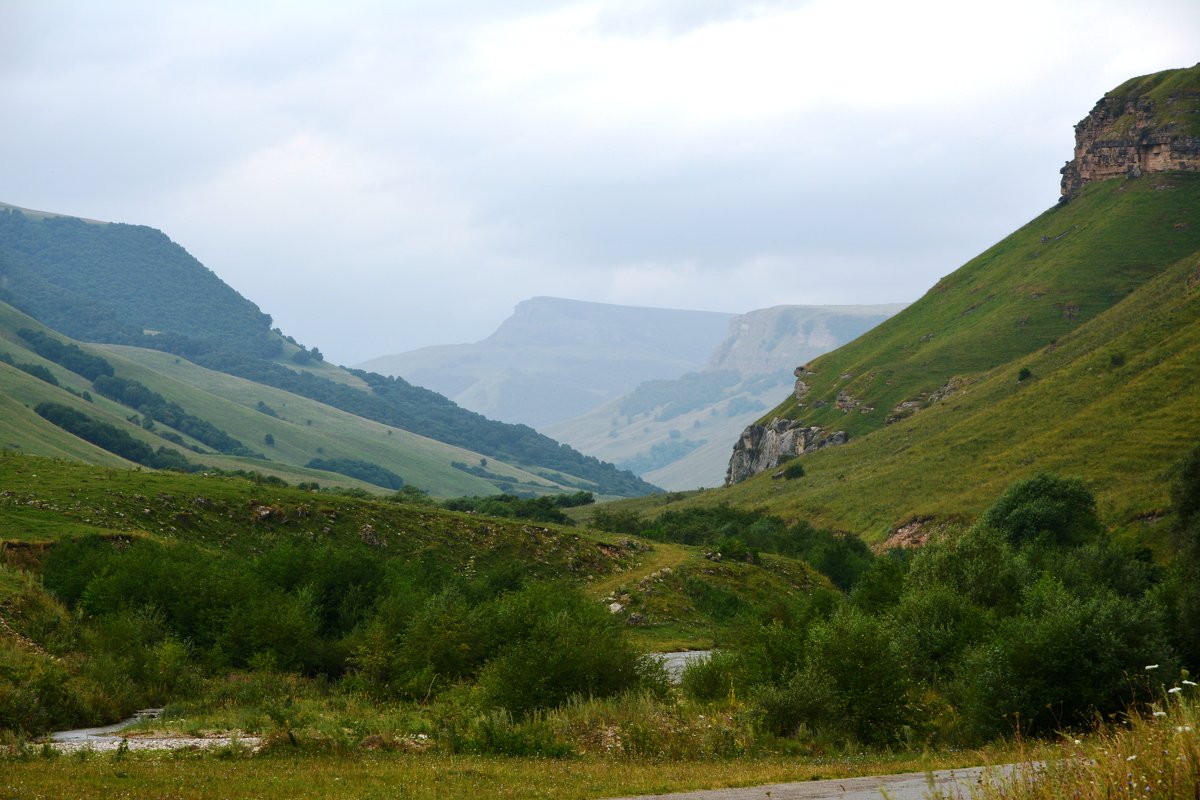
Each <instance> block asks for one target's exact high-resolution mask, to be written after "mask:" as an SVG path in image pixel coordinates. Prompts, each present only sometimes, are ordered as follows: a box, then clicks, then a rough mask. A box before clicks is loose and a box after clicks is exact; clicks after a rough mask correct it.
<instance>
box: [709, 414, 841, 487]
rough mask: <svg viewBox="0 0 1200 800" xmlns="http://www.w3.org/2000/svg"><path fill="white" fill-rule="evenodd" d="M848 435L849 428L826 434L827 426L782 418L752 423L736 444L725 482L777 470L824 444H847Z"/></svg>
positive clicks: (728, 482)
mask: <svg viewBox="0 0 1200 800" xmlns="http://www.w3.org/2000/svg"><path fill="white" fill-rule="evenodd" d="M846 438H847V437H846V432H845V431H835V432H834V433H826V432H825V429H824V428H820V427H816V426H811V427H810V426H807V425H805V424H804V423H803V422H800V421H799V420H794V419H780V418H779V417H776V418H775V419H773V420H771V421H770V422H769V423H767V424H766V425H760V424H757V423H755V424H754V425H748V426H746V429H745V430H744V431H742V435H741V436H740V437H738V440H737V443H736V444H735V445H734V446H733V456H732V457H731V458H730V459H729V469H728V471H727V472H726V473H725V483H726V484H727V485H729V484H734V483H738V482H739V481H744V480H745V479H746V478H749V477H751V476H752V475H757V474H758V473H760V472H765V471H767V470H769V469H775V468H776V467H778V466H779V465H780V464H782V463H783V462H785V461H787V460H788V459H790V458H794V457H795V456H799V455H803V454H805V453H811V452H813V451H814V450H820V449H821V448H822V447H832V446H833V445H839V444H845V443H846Z"/></svg>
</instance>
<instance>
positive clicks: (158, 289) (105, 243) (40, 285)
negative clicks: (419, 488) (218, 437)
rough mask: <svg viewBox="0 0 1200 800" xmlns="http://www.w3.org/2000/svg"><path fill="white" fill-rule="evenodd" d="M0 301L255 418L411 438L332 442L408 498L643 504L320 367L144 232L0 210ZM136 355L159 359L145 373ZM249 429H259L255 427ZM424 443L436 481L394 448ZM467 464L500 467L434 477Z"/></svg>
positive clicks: (601, 477)
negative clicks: (518, 495) (189, 381)
mask: <svg viewBox="0 0 1200 800" xmlns="http://www.w3.org/2000/svg"><path fill="white" fill-rule="evenodd" d="M0 287H2V288H0V300H5V301H7V302H8V303H10V304H11V305H12V306H13V307H15V308H17V309H20V310H21V311H24V312H25V313H26V314H28V315H30V316H31V317H33V318H35V319H37V320H39V321H40V322H42V323H44V324H46V325H47V326H49V328H51V329H53V330H55V331H59V332H61V333H65V334H67V335H69V336H71V337H73V338H74V339H77V340H79V341H86V342H97V343H105V344H113V345H124V346H126V347H129V348H131V349H129V350H128V351H123V352H122V354H121V355H122V356H123V357H126V358H130V359H133V360H134V361H138V360H140V361H141V362H142V363H143V365H148V364H155V365H157V366H152V367H151V371H152V372H153V371H156V370H157V369H158V367H162V366H164V365H170V364H173V363H174V360H175V358H183V359H187V360H188V361H190V362H192V364H194V365H198V366H200V367H204V368H206V369H207V370H210V371H215V372H220V373H225V374H226V375H229V376H235V377H236V378H239V379H241V381H242V383H239V384H237V385H239V386H242V385H243V384H244V383H245V382H252V383H254V384H257V385H258V388H257V389H254V390H250V389H246V390H245V391H244V392H242V394H243V395H244V394H246V393H251V394H253V393H257V394H258V395H261V397H259V399H258V400H257V401H256V403H255V405H257V402H262V403H263V404H264V405H266V406H268V407H271V404H270V402H269V400H268V399H267V398H270V397H279V393H280V392H284V393H287V395H288V396H292V397H293V400H292V402H293V404H296V403H297V402H298V400H297V398H305V399H306V400H308V401H314V402H315V403H317V404H320V405H322V406H326V407H330V408H332V409H336V410H338V411H339V412H342V414H341V416H340V418H344V417H345V416H346V415H350V416H353V417H356V418H358V422H357V423H352V424H351V426H352V427H353V426H354V425H357V426H358V427H359V430H360V432H362V433H365V432H367V431H371V432H373V434H375V435H377V434H378V433H379V432H380V431H381V430H383V429H384V427H386V428H394V429H399V430H402V431H407V432H410V433H411V434H416V435H417V436H415V437H413V436H401V437H398V436H394V435H393V436H392V438H390V439H384V440H379V439H374V440H369V441H366V442H363V441H361V440H362V439H363V438H364V437H362V436H359V437H355V436H351V437H350V438H349V439H342V440H336V441H335V442H334V446H335V447H337V448H340V449H342V450H353V451H355V452H359V451H362V452H371V453H373V455H372V459H376V461H375V462H374V463H380V464H383V463H384V462H391V463H393V464H395V465H396V466H389V467H388V469H391V470H393V471H396V468H397V466H400V467H403V466H404V465H405V463H406V462H407V465H408V469H406V470H404V471H401V472H399V474H400V475H401V476H403V475H405V473H406V472H407V474H409V475H411V476H414V477H410V478H408V479H409V480H410V481H413V482H417V483H418V484H420V481H421V480H422V479H424V480H427V481H428V483H426V484H424V487H425V488H428V489H430V490H431V491H433V492H435V493H438V494H453V493H457V492H459V491H466V492H470V493H489V492H496V491H522V492H531V491H532V492H537V491H546V490H547V487H550V489H549V490H555V489H554V488H553V487H565V488H569V489H571V490H572V491H574V490H578V489H586V490H588V491H595V492H596V493H598V494H602V495H612V496H631V495H638V494H644V493H647V492H653V491H657V489H656V487H654V486H652V485H651V484H649V483H647V482H645V481H643V480H641V479H640V478H638V477H636V476H635V475H633V474H632V473H630V472H627V471H622V470H618V469H617V468H615V467H614V466H613V465H612V464H608V463H605V462H601V461H600V460H598V459H596V458H592V457H589V456H584V455H582V454H581V453H579V452H578V451H576V450H574V449H572V448H570V447H567V446H564V445H560V444H559V443H558V442H556V441H554V440H553V439H550V438H549V437H547V436H543V435H542V434H539V433H538V432H536V431H534V430H533V429H532V428H529V427H527V426H524V425H509V424H505V423H500V422H495V421H492V420H489V419H487V418H485V417H483V416H481V415H479V414H476V413H473V412H470V411H467V410H465V409H462V408H460V407H458V406H457V405H455V404H454V403H453V402H451V401H449V400H447V399H446V398H444V397H442V396H441V395H439V394H436V393H435V392H431V391H429V390H427V389H423V388H421V387H419V386H413V385H411V384H409V383H407V382H406V381H403V380H401V379H397V378H388V377H385V376H382V375H377V374H375V373H369V372H363V371H360V370H345V369H342V368H340V367H335V366H332V365H330V364H327V363H325V361H324V359H323V357H322V356H321V354H320V351H319V350H318V349H317V348H315V347H314V348H312V349H311V350H310V349H307V348H305V347H303V346H300V345H298V344H296V342H295V341H294V340H293V339H291V337H285V336H284V335H283V334H282V332H281V331H279V330H278V329H275V330H272V329H271V328H270V325H271V318H270V317H269V316H268V315H266V314H264V313H262V312H261V311H260V310H259V309H258V307H257V306H256V305H254V304H253V303H251V302H250V301H249V300H246V299H245V298H243V297H241V296H240V295H238V294H237V292H235V291H234V290H233V289H231V288H230V287H229V286H227V285H226V284H225V283H224V282H222V281H221V280H220V278H218V277H217V276H216V275H215V274H213V273H212V272H211V271H209V270H208V269H207V268H205V267H204V265H202V264H201V263H200V262H199V261H197V260H196V259H194V258H192V257H191V256H190V255H189V254H188V253H187V252H186V251H185V250H184V249H183V248H182V247H180V246H179V245H177V244H175V243H174V242H172V241H171V240H170V239H169V238H167V237H166V236H165V235H164V234H163V233H161V232H159V231H156V230H154V229H152V228H147V227H143V226H132V225H120V224H113V223H102V222H92V221H85V220H80V219H76V218H72V217H63V216H58V215H54V214H46V213H43V212H30V211H26V210H24V209H19V208H16V207H13V206H3V207H0ZM14 331H15V329H14ZM135 348H136V349H135ZM149 351H161V352H162V353H165V354H170V355H171V356H172V357H173V358H165V359H157V358H155V357H153V356H151V355H150V354H149ZM135 371H136V370H135ZM187 375H189V376H197V380H199V381H200V383H199V384H198V385H197V386H196V387H195V388H199V389H203V390H204V391H206V392H208V391H210V390H209V389H207V388H205V387H206V386H208V385H211V384H213V383H214V379H213V378H212V377H211V376H205V375H204V373H203V371H190V372H187ZM201 376H202V377H201ZM122 377H128V376H124V375H123V376H122ZM138 380H139V381H141V382H142V383H144V384H146V385H147V386H151V387H152V388H153V386H154V385H156V383H155V381H156V379H155V378H153V377H152V378H150V379H147V380H142V379H141V378H139V379H138ZM185 383H186V381H185ZM216 383H220V381H216ZM80 391H81V390H80ZM155 391H158V392H159V393H160V394H161V395H163V396H164V397H166V398H167V399H168V400H170V401H171V402H175V403H177V404H178V405H181V406H183V407H185V408H187V407H188V406H189V405H203V406H206V407H207V408H208V410H207V412H206V413H208V414H209V416H207V417H204V416H203V415H200V416H201V417H202V418H203V419H204V420H205V421H207V422H209V423H211V424H213V425H215V426H216V427H218V428H221V427H225V426H229V427H231V428H233V429H240V430H241V431H242V436H245V437H247V439H246V441H247V442H249V443H253V446H251V445H250V444H247V447H249V448H250V449H251V450H257V449H261V447H260V446H259V444H260V443H261V441H262V440H263V438H264V437H265V436H267V435H268V434H270V435H271V436H272V437H273V438H277V437H278V435H279V431H276V430H272V428H273V427H278V426H276V425H275V423H267V424H265V425H264V424H258V425H249V426H248V425H247V424H246V420H245V417H244V413H243V412H237V413H235V414H234V418H232V419H230V420H225V419H224V417H223V414H224V413H226V412H230V411H233V408H232V407H230V406H229V405H221V404H218V405H217V406H213V405H212V403H211V402H210V398H209V397H207V396H205V395H202V396H200V397H198V398H197V399H195V400H190V401H189V400H188V399H187V398H186V396H187V394H188V392H189V391H190V389H188V388H186V387H182V386H178V385H176V386H174V387H172V390H171V391H166V390H162V389H156V390H155ZM93 394H95V392H93ZM278 402H280V403H283V402H287V401H286V400H284V399H279V400H278ZM235 405H236V404H235ZM299 405H300V406H303V407H305V408H309V409H310V410H309V411H306V412H305V416H304V417H303V419H305V420H307V419H312V418H314V416H313V415H314V414H317V416H320V414H318V413H317V412H315V411H312V410H311V406H312V403H299ZM193 413H196V412H193ZM268 416H269V415H268ZM335 416H336V415H335ZM297 418H298V415H297ZM251 419H253V421H254V422H256V423H263V419H264V417H263V416H262V415H257V416H255V415H252V416H251ZM306 427H308V426H307V425H306ZM282 433H283V434H284V438H283V440H279V441H277V443H276V445H275V446H276V447H279V448H280V450H279V451H278V454H282V455H283V456H284V458H285V459H294V458H295V457H297V456H298V455H299V453H300V451H302V450H303V451H306V452H309V453H310V455H309V460H311V459H312V458H317V457H318V456H319V455H320V454H319V453H318V454H317V455H311V452H312V451H314V450H316V449H319V448H323V447H326V443H325V442H323V441H321V437H320V436H316V437H313V436H311V435H310V434H312V433H313V431H308V430H305V431H297V430H295V429H294V428H293V429H288V430H285V431H283V432H282ZM422 437H423V438H422ZM239 438H240V437H239ZM426 439H433V440H436V441H438V442H441V443H443V444H445V445H448V446H449V447H448V448H441V452H442V455H443V456H445V455H446V454H451V453H453V455H452V456H451V457H449V458H443V457H439V460H441V461H443V465H442V466H441V467H436V468H435V467H429V468H427V469H422V468H419V467H415V466H414V465H415V464H416V463H418V462H421V461H422V460H423V459H425V456H423V455H421V451H428V450H429V447H428V446H426V445H423V444H422V445H420V446H417V447H416V451H417V452H415V453H410V452H408V448H412V447H414V446H415V445H414V443H415V442H417V441H419V440H420V441H424V440H426ZM385 443H386V444H385ZM397 448H400V449H399V450H397ZM76 449H77V448H76ZM435 449H436V448H435ZM393 451H395V452H393ZM38 452H44V451H42V450H39V451H38ZM347 457H352V456H347ZM353 458H358V457H357V456H353ZM481 459H485V460H487V459H491V460H492V463H497V462H499V463H502V464H508V465H509V466H508V467H506V468H500V469H497V470H491V474H490V475H486V474H485V475H480V474H476V475H474V476H471V475H469V474H468V473H467V472H466V471H464V470H463V469H459V470H458V471H459V472H460V473H462V474H461V475H449V474H448V473H447V469H452V468H451V467H446V466H445V465H446V464H452V463H460V464H463V465H464V466H465V465H471V466H472V467H473V466H474V465H476V464H478V463H479V462H480V460H481ZM103 463H107V462H103ZM306 463H308V461H307V460H306V461H302V462H300V464H301V465H303V464H306ZM480 478H482V480H480ZM392 482H394V481H392Z"/></svg>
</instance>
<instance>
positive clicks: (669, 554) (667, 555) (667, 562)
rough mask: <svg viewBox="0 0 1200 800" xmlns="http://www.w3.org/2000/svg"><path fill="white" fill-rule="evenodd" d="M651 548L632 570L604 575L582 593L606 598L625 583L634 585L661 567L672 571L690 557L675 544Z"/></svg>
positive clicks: (689, 554) (687, 552)
mask: <svg viewBox="0 0 1200 800" xmlns="http://www.w3.org/2000/svg"><path fill="white" fill-rule="evenodd" d="M653 547H654V549H653V550H651V551H650V552H648V553H644V554H643V555H642V558H641V560H640V563H639V564H638V565H637V566H636V567H634V568H633V569H631V570H627V571H626V572H614V573H613V574H612V575H606V576H605V577H604V578H601V579H600V580H598V581H594V582H592V583H590V584H588V585H587V587H586V588H585V590H584V591H586V592H587V593H588V594H589V595H591V596H592V597H595V598H597V599H599V598H601V597H605V596H607V595H608V593H609V592H611V591H613V590H614V589H616V588H617V587H618V586H622V585H624V584H627V583H628V584H636V583H637V582H638V581H640V580H641V579H642V578H644V577H646V576H647V575H649V574H651V573H653V572H657V571H658V570H660V569H662V568H663V567H670V568H671V569H674V568H675V567H678V566H679V565H680V564H682V563H683V562H684V561H687V560H688V558H689V557H690V556H691V555H692V551H690V550H688V549H687V548H685V547H682V546H681V545H677V544H666V543H663V542H655V543H654V545H653Z"/></svg>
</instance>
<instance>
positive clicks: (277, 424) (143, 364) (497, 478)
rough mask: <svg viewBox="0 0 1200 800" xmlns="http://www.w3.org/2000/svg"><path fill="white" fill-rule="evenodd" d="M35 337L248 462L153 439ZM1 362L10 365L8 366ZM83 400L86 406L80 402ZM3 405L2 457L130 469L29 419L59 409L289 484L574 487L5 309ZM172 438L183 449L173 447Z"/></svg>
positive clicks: (125, 409)
mask: <svg viewBox="0 0 1200 800" xmlns="http://www.w3.org/2000/svg"><path fill="white" fill-rule="evenodd" d="M29 330H37V331H41V332H43V333H44V334H45V335H48V336H49V337H50V338H52V339H54V340H55V341H60V342H64V343H66V344H67V345H68V346H71V345H74V346H75V347H78V348H79V349H80V350H81V351H82V352H84V353H88V354H91V355H93V356H95V357H99V358H101V359H103V360H104V361H105V362H107V363H108V364H109V365H110V366H112V367H113V368H114V372H115V373H116V375H117V376H118V377H119V378H120V379H122V380H125V381H135V382H137V383H138V384H140V385H142V386H144V387H145V388H146V389H148V390H149V391H151V392H154V393H157V394H159V395H161V396H162V397H163V398H164V399H166V400H168V401H169V402H173V403H176V404H178V405H179V406H181V407H182V408H183V409H184V410H185V411H186V412H187V413H188V414H189V415H191V416H193V417H195V418H196V419H198V420H201V421H203V422H205V423H209V424H210V425H213V426H214V427H216V428H218V429H219V430H220V432H222V433H224V434H225V435H227V436H228V437H230V438H231V439H234V440H236V441H237V442H239V443H241V444H242V445H243V447H244V449H245V452H241V451H238V452H226V453H223V452H220V451H219V450H217V449H214V447H213V446H211V445H210V444H209V443H207V442H205V441H202V440H201V439H197V438H196V437H195V436H194V435H190V434H189V433H188V431H187V430H185V429H184V428H177V427H172V426H171V425H170V424H165V423H163V422H162V421H161V419H160V420H159V421H157V422H154V424H153V430H150V429H147V428H146V427H143V424H144V417H145V410H144V409H138V408H134V407H131V406H129V405H128V404H124V403H121V402H117V401H114V400H112V399H110V398H108V397H105V396H104V394H103V393H101V392H100V391H98V390H97V388H96V385H95V384H94V383H93V382H92V381H89V380H88V379H87V378H85V377H84V376H83V375H80V374H78V373H76V372H73V371H71V370H69V369H67V368H65V367H63V366H62V365H61V364H58V363H56V362H54V361H52V360H49V359H47V358H43V357H42V356H40V355H38V353H36V352H34V350H33V349H31V345H30V343H29V342H28V341H27V340H26V339H25V338H24V337H23V336H22V335H21V334H20V333H19V331H29ZM27 335H28V334H27ZM4 359H7V360H11V361H12V362H13V363H12V364H8V363H4ZM28 365H36V366H37V367H38V368H40V369H43V370H45V371H46V372H47V373H49V375H50V376H52V378H53V380H54V383H49V382H47V381H45V380H42V379H40V378H38V377H35V376H34V375H32V374H30V372H28V371H26V370H25V369H22V368H21V366H28ZM85 392H86V393H87V397H90V398H91V399H90V401H89V400H85V399H84V393H85ZM0 403H2V404H3V408H4V413H3V414H0V448H4V449H8V450H15V451H19V452H23V453H29V454H33V455H43V456H50V457H56V458H71V459H78V460H82V461H87V462H89V463H93V464H100V465H106V466H118V465H123V466H129V467H132V466H134V464H133V463H132V462H130V461H128V460H126V459H125V458H122V457H120V456H118V455H116V454H114V453H111V452H108V451H106V450H104V449H102V448H100V447H97V446H96V445H93V444H90V443H88V442H87V441H84V440H83V439H80V438H79V437H78V436H75V435H72V434H71V433H69V432H67V431H65V430H63V429H61V428H59V427H57V426H55V425H54V424H52V423H51V422H49V421H48V420H46V419H44V418H42V417H41V416H39V415H38V414H37V413H36V412H35V410H34V409H35V408H36V407H37V406H39V404H42V403H55V404H59V405H64V406H67V407H69V408H73V409H75V410H76V411H78V412H80V413H84V414H86V415H88V416H89V417H90V418H93V419H95V420H99V421H100V422H102V423H104V424H107V425H111V426H114V427H115V428H116V429H118V430H120V431H122V432H124V433H125V434H127V435H128V436H130V437H132V438H133V439H135V440H137V441H139V442H143V443H145V444H146V445H149V446H150V447H151V448H152V449H157V448H158V447H162V446H166V447H168V448H171V449H175V450H177V451H178V452H180V453H181V454H182V455H184V456H185V457H186V458H187V459H188V460H189V461H191V462H192V463H194V464H196V465H203V466H206V467H215V468H219V469H225V470H249V471H254V472H258V473H261V474H263V475H266V476H274V477H278V478H281V479H283V480H285V481H288V482H292V483H299V482H306V483H307V482H316V483H319V484H320V485H321V486H328V487H343V488H357V489H364V490H367V491H371V492H382V491H385V489H384V488H383V487H380V486H376V485H373V484H371V483H368V482H364V481H362V480H356V479H354V478H352V477H348V476H346V475H342V474H338V473H335V472H330V471H327V470H319V469H313V468H310V467H308V466H307V465H308V464H309V463H310V462H311V461H312V460H314V459H331V458H333V459H336V458H343V459H344V458H351V459H355V460H357V461H361V462H365V463H370V464H374V465H377V466H379V467H381V468H384V469H386V470H389V471H391V472H393V473H396V474H398V475H399V476H400V477H402V478H403V479H404V480H405V481H406V482H407V483H410V484H413V485H415V486H418V487H421V488H423V489H426V490H428V491H431V492H433V493H434V494H436V495H439V496H458V495H474V494H490V493H493V492H495V491H496V490H497V488H504V489H505V490H507V491H519V492H523V493H533V494H540V493H552V492H561V491H566V490H567V489H568V488H570V487H569V486H568V485H567V484H566V483H563V482H560V481H557V480H554V479H553V478H547V477H544V476H542V475H539V474H534V473H531V472H528V471H526V470H522V469H519V468H517V467H514V466H511V465H509V464H506V463H504V462H502V461H497V460H492V461H489V462H488V470H487V472H488V473H489V475H490V477H480V476H479V475H476V474H472V473H471V472H470V471H468V470H467V469H466V467H467V465H476V464H478V463H479V461H480V459H481V458H483V456H481V455H480V454H479V453H477V452H474V451H471V450H466V449H463V448H459V447H455V446H452V445H447V444H444V443H442V442H438V441H436V440H433V439H429V438H427V437H423V436H419V435H416V434H413V433H410V432H409V431H406V430H402V429H399V428H394V427H391V426H387V425H383V424H381V423H377V422H373V421H371V420H367V419H364V418H362V417H359V416H356V415H354V414H350V413H347V412H345V411H341V410H339V409H337V408H333V407H331V406H328V405H325V404H323V403H319V402H317V401H314V400H310V399H308V398H305V397H302V396H299V395H295V394H291V393H289V392H286V391H283V390H280V389H275V388H273V387H270V386H264V385H262V384H258V383H254V382H252V381H248V380H245V379H243V378H237V377H234V376H231V375H227V374H224V373H221V372H216V371H214V370H209V369H205V368H203V367H200V366H197V365H196V364H193V363H192V362H190V361H188V360H186V359H184V358H180V357H178V356H173V355H171V354H169V353H163V352H161V351H157V350H147V349H143V348H137V347H130V346H127V345H87V344H82V343H79V344H75V343H73V342H71V340H68V339H66V338H65V337H61V336H59V335H58V334H55V333H53V332H50V331H49V329H46V328H44V327H43V326H41V325H39V324H38V323H37V322H36V321H35V320H33V319H31V318H29V317H27V316H26V315H24V314H22V313H21V312H19V311H17V310H15V309H13V308H12V307H11V306H7V305H4V304H0ZM185 427H186V426H185ZM176 437H177V438H178V441H173V439H175V438H176ZM267 437H270V444H267ZM210 438H211V437H210ZM193 448H195V449H193ZM196 450H200V451H203V452H199V453H197V452H196ZM255 455H258V456H260V457H254V456H255ZM456 465H458V466H456Z"/></svg>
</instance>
